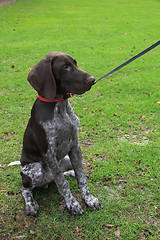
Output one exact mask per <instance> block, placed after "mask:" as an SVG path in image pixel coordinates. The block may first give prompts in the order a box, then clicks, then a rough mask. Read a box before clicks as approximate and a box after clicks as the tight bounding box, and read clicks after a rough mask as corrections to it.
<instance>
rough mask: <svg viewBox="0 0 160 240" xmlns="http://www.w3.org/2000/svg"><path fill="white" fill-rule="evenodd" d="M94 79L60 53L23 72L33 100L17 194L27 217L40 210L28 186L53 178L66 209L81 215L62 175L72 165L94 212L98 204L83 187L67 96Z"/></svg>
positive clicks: (82, 89) (79, 91) (82, 90)
mask: <svg viewBox="0 0 160 240" xmlns="http://www.w3.org/2000/svg"><path fill="white" fill-rule="evenodd" d="M94 80H95V79H94V77H93V76H91V75H90V74H89V73H87V72H85V71H83V70H81V69H80V68H78V66H77V62H76V60H74V59H73V58H72V57H71V56H69V55H67V54H64V53H60V52H51V53H49V54H48V55H46V56H45V57H44V58H43V59H42V60H41V61H40V62H39V63H37V64H36V65H35V66H34V67H33V69H32V70H31V71H30V73H29V75H28V81H29V82H30V84H31V85H32V87H33V88H34V89H35V90H36V91H37V92H38V98H37V99H36V101H35V103H34V105H33V108H32V111H31V118H30V119H29V122H28V125H27V128H26V131H25V133H24V139H23V149H22V155H21V176H22V185H23V186H22V195H23V197H24V200H25V211H26V214H27V215H33V216H36V215H37V212H38V208H39V206H38V204H37V202H36V201H35V200H34V198H33V194H32V190H33V189H34V188H35V187H41V186H45V185H47V184H48V183H50V182H51V181H53V180H54V181H55V183H56V185H57V187H58V190H59V192H60V194H61V195H62V196H63V198H64V200H65V203H66V207H67V209H68V210H69V211H70V212H71V213H72V214H74V215H81V214H82V213H83V209H82V207H81V206H80V204H79V203H78V202H77V201H76V199H75V198H74V197H73V196H72V193H71V191H70V188H69V183H68V181H67V180H66V178H65V176H64V174H63V172H65V171H66V170H69V169H74V172H75V176H76V179H77V181H78V185H79V188H80V189H81V192H82V198H83V200H84V202H85V204H86V205H87V206H88V207H90V208H91V209H95V210H96V209H100V208H102V205H101V204H100V202H99V201H98V199H97V198H95V197H93V196H92V195H91V194H90V192H89V189H88V186H87V180H86V176H85V173H84V170H83V167H82V154H81V150H80V146H79V143H78V125H79V121H78V118H77V116H76V115H75V113H74V111H73V109H72V107H71V105H70V104H69V102H68V99H67V98H68V97H69V96H70V93H72V94H83V93H85V92H86V91H88V90H89V89H90V88H91V86H92V85H93V84H94ZM66 155H68V156H66Z"/></svg>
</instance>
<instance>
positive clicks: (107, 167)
mask: <svg viewBox="0 0 160 240" xmlns="http://www.w3.org/2000/svg"><path fill="white" fill-rule="evenodd" d="M159 12H160V1H158V0H147V1H145V0H142V1H138V0H134V1H129V0H121V1H119V0H112V1H109V0H101V1H96V0H92V1H91V0H88V1H84V0H81V1H76V0H70V1H65V0H55V1H53V0H46V1H42V0H34V1H33V0H27V1H26V0H19V1H18V2H16V3H14V4H11V5H6V6H4V7H3V8H1V9H0V22H1V27H0V36H1V37H0V45H1V48H0V56H1V60H0V61H1V63H0V76H1V77H0V114H1V120H0V121H1V122H0V124H1V127H0V141H1V145H0V151H1V154H0V156H1V163H0V164H1V165H0V189H1V191H0V210H1V216H0V239H13V238H15V237H18V236H23V235H24V237H23V239H55V240H61V239H65V240H70V239H100V240H101V239H117V238H119V237H118V235H119V234H118V232H117V230H119V231H120V232H119V233H120V236H121V239H124V240H126V239H155V240H157V239H160V238H159V232H160V189H159V186H160V172H159V171H160V147H159V146H160V123H159V116H160V104H156V103H157V102H158V101H160V75H159V73H160V67H159V55H160V47H157V48H155V49H154V50H153V51H151V52H150V53H148V54H146V55H144V56H143V57H141V58H140V59H139V60H136V61H135V62H133V63H131V64H130V65H128V66H127V67H125V68H123V69H121V70H120V71H118V72H117V73H115V74H113V75H111V76H110V77H108V78H106V79H104V80H102V81H101V82H99V83H97V84H96V85H95V86H93V87H92V89H91V91H89V92H87V93H85V94H84V95H82V96H75V97H73V98H72V99H70V102H71V104H72V106H73V108H74V111H75V112H76V114H77V115H78V117H79V119H80V135H79V138H80V143H81V148H82V151H83V159H84V162H85V163H86V164H85V171H86V175H87V177H88V184H89V187H90V190H91V192H92V193H93V194H94V195H96V196H97V197H98V198H99V200H100V201H101V203H102V204H103V206H104V208H103V209H102V210H100V211H93V212H91V211H90V210H89V209H88V208H86V207H85V206H84V203H83V202H82V200H81V196H80V191H79V189H78V187H77V183H76V180H75V179H68V181H69V182H70V186H71V190H72V193H73V195H74V196H75V197H76V198H77V199H78V201H79V202H80V203H81V205H82V206H83V208H84V214H83V216H77V217H74V216H72V215H70V214H69V213H68V212H66V211H64V213H62V212H61V211H62V210H63V207H62V206H63V202H62V201H63V199H62V197H61V196H60V194H59V193H58V191H57V188H56V186H55V184H54V183H52V184H50V186H49V189H48V190H45V189H37V190H35V192H34V193H35V199H36V200H37V201H38V203H39V205H40V211H39V215H38V216H37V217H36V218H34V217H26V216H25V215H24V200H23V198H22V196H21V193H20V187H21V177H20V174H19V173H20V169H19V166H14V167H8V166H7V164H8V163H10V162H12V161H16V160H19V158H20V154H21V147H22V140H23V133H24V130H25V127H26V124H27V122H28V118H29V116H30V110H31V107H32V105H33V103H34V100H35V98H36V93H35V91H34V90H33V89H32V88H31V86H30V85H29V84H28V82H27V80H26V78H27V75H28V73H29V70H28V69H29V68H31V67H33V66H34V65H35V64H36V63H37V62H38V61H39V60H40V59H41V58H43V57H44V56H45V55H46V54H47V53H48V52H51V51H55V50H56V51H62V52H66V53H68V54H70V55H72V56H73V57H74V58H76V59H77V61H78V63H79V66H80V67H81V68H82V69H84V70H86V71H88V72H89V73H91V74H92V75H94V76H95V78H96V79H98V78H99V77H101V76H102V75H104V74H105V73H107V72H109V71H110V70H112V69H113V68H115V67H117V66H118V65H119V64H121V63H123V62H124V61H126V60H127V59H129V58H131V57H132V56H133V55H136V54H137V53H139V52H140V51H142V50H144V49H145V48H147V47H149V46H150V45H152V44H153V43H155V42H156V41H158V40H159V26H160V18H159ZM59 207H60V209H59ZM60 210H61V211H60ZM108 224H111V226H110V227H109V225H108Z"/></svg>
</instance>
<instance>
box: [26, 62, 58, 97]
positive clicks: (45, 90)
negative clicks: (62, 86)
mask: <svg viewBox="0 0 160 240" xmlns="http://www.w3.org/2000/svg"><path fill="white" fill-rule="evenodd" d="M27 79H28V81H29V83H30V84H31V86H32V87H33V88H34V89H35V90H36V91H37V92H38V93H39V95H40V96H42V97H45V98H47V99H48V100H53V99H54V98H55V96H56V82H55V79H54V76H53V74H52V67H51V59H48V58H43V59H42V60H41V61H40V62H39V63H37V64H36V65H35V66H34V67H33V68H32V70H31V71H30V73H29V75H28V78H27Z"/></svg>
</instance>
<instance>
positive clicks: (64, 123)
mask: <svg viewBox="0 0 160 240" xmlns="http://www.w3.org/2000/svg"><path fill="white" fill-rule="evenodd" d="M42 125H43V128H44V130H45V133H46V137H47V141H48V151H50V152H52V153H53V152H54V153H55V154H56V157H57V158H58V159H61V158H63V157H64V156H65V155H66V154H67V153H68V152H69V151H70V149H71V147H72V146H73V144H74V142H75V141H76V140H77V138H78V125H79V120H78V117H77V116H76V115H75V113H74V111H73V109H72V107H71V106H70V104H69V103H68V101H67V102H63V103H62V102H60V103H57V104H56V106H55V109H54V113H53V118H52V119H51V120H49V121H47V122H45V123H42Z"/></svg>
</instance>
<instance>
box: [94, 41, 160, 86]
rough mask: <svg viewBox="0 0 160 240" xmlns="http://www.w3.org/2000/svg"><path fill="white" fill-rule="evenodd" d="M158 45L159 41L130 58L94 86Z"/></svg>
mask: <svg viewBox="0 0 160 240" xmlns="http://www.w3.org/2000/svg"><path fill="white" fill-rule="evenodd" d="M159 44H160V41H158V42H156V43H155V44H153V45H152V46H150V47H149V48H147V49H145V50H144V51H142V52H140V53H139V54H137V55H136V56H134V57H132V58H131V59H129V60H128V61H126V62H124V63H122V64H121V65H120V66H118V67H116V68H115V69H113V70H112V71H110V72H109V73H107V74H106V75H104V76H103V77H101V78H99V79H98V80H97V81H96V82H95V83H94V84H96V83H97V82H99V81H100V80H101V79H103V78H105V77H107V76H108V75H111V74H112V73H114V72H116V71H118V70H119V69H121V68H122V67H124V66H126V65H127V64H129V63H131V62H133V61H134V60H136V59H137V58H139V57H141V56H142V55H144V54H146V53H147V52H149V51H151V50H152V49H153V48H155V47H157V46H158V45H159Z"/></svg>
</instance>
